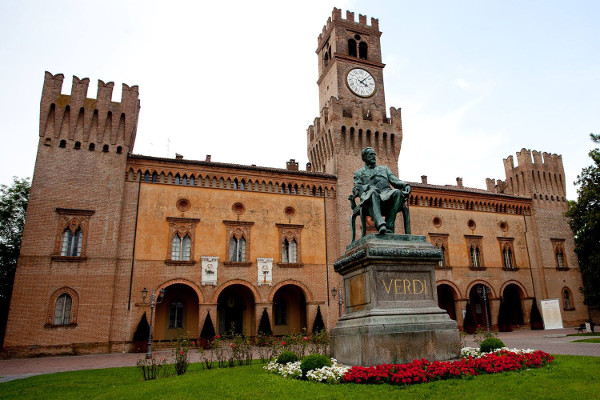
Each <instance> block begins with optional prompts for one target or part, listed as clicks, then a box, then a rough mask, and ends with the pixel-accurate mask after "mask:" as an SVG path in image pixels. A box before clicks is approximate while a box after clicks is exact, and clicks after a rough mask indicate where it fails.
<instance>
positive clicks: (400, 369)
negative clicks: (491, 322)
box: [342, 350, 554, 385]
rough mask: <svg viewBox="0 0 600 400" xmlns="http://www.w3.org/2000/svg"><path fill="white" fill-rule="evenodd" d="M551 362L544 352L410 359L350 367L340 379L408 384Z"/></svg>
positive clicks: (534, 366)
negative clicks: (432, 360)
mask: <svg viewBox="0 0 600 400" xmlns="http://www.w3.org/2000/svg"><path fill="white" fill-rule="evenodd" d="M553 360H554V357H552V356H551V355H550V354H548V353H544V352H543V351H539V350H538V351H536V352H534V353H524V354H518V353H513V352H509V351H506V350H502V351H499V352H497V353H492V354H485V355H483V356H481V357H479V358H474V357H471V356H470V357H469V358H463V359H462V360H459V361H434V362H430V361H427V360H425V359H421V360H414V361H413V362H411V363H408V364H382V365H375V366H372V367H352V368H351V369H350V370H348V372H347V373H346V375H344V377H343V378H342V382H345V383H390V384H392V385H410V384H414V383H421V382H430V381H435V380H441V379H450V378H460V377H462V376H467V375H481V374H495V373H498V372H504V371H517V370H521V369H528V368H540V367H542V366H544V365H548V364H549V363H551V362H552V361H553Z"/></svg>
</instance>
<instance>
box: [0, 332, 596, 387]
mask: <svg viewBox="0 0 600 400" xmlns="http://www.w3.org/2000/svg"><path fill="white" fill-rule="evenodd" d="M575 332H576V331H575V329H573V328H567V329H557V330H552V331H531V330H523V331H516V332H503V333H500V334H498V337H499V338H500V339H501V340H502V341H503V342H504V343H505V344H506V345H507V346H508V347H510V348H519V349H528V348H529V349H536V350H543V351H545V352H547V353H550V354H571V355H582V356H596V357H600V343H572V342H573V340H577V339H582V337H579V336H566V334H569V333H575ZM465 344H466V345H467V346H474V342H473V336H472V335H469V336H466V338H465ZM159 354H164V355H170V352H169V351H163V352H160V353H159ZM190 354H191V356H190V359H191V361H192V362H198V361H200V354H199V353H198V352H196V351H192V352H190ZM141 357H143V354H132V353H112V354H92V355H85V356H59V357H39V358H15V359H10V360H0V383H1V382H7V381H10V380H13V379H21V378H26V377H29V376H33V375H41V374H50V373H54V372H63V371H77V370H84V369H99V368H114V367H131V366H135V365H136V362H137V360H138V359H139V358H141Z"/></svg>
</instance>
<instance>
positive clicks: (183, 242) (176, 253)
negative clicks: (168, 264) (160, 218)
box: [171, 233, 192, 261]
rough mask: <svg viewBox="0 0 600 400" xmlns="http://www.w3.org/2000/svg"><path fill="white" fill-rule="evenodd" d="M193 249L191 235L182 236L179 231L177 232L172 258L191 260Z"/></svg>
mask: <svg viewBox="0 0 600 400" xmlns="http://www.w3.org/2000/svg"><path fill="white" fill-rule="evenodd" d="M191 249H192V239H191V238H190V236H189V235H185V236H184V237H183V238H182V237H181V236H179V233H177V234H175V236H173V242H172V244H171V260H173V261H190V255H191Z"/></svg>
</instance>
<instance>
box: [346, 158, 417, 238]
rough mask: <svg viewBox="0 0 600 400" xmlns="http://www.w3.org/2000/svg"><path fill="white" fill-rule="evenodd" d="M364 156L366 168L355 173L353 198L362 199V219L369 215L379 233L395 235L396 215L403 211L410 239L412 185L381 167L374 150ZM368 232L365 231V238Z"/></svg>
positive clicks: (405, 228)
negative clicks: (410, 196)
mask: <svg viewBox="0 0 600 400" xmlns="http://www.w3.org/2000/svg"><path fill="white" fill-rule="evenodd" d="M361 155H362V159H363V161H364V162H365V166H364V167H362V168H360V169H358V170H357V171H356V172H354V187H353V188H352V196H353V197H359V198H360V203H359V207H360V208H361V210H362V211H361V213H363V214H362V215H364V213H365V212H366V214H367V215H369V216H370V217H371V218H372V219H373V222H374V223H375V227H376V228H377V230H378V231H379V233H380V234H384V233H394V228H395V221H396V214H397V213H398V211H402V215H403V217H404V232H405V233H406V234H408V235H410V216H409V213H408V204H407V202H406V200H407V199H408V195H409V194H410V185H408V184H407V183H406V182H403V181H401V180H400V179H398V177H397V176H396V175H394V173H393V172H392V171H391V170H390V169H389V168H388V167H386V166H384V165H377V164H376V161H377V158H376V157H377V155H376V153H375V150H374V149H373V148H371V147H366V148H365V149H363V151H362V153H361ZM390 186H392V187H393V188H394V189H393V188H392V187H390ZM363 224H364V218H363ZM364 232H365V230H364V228H363V235H364ZM353 235H354V232H353Z"/></svg>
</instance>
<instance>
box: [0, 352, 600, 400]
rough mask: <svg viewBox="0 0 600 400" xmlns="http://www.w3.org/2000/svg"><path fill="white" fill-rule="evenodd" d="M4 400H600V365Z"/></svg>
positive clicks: (138, 387) (86, 378) (225, 376)
mask: <svg viewBox="0 0 600 400" xmlns="http://www.w3.org/2000/svg"><path fill="white" fill-rule="evenodd" d="M0 398H1V399H13V398H15V399H16V398H18V399H57V398H62V399H86V400H90V399H165V398H168V399H194V400H197V399H277V400H283V399H294V400H300V399H311V400H312V399H344V400H346V399H361V400H362V399H444V400H452V399H457V400H468V399H478V400H479V399H517V398H526V399H527V400H534V399H544V400H546V399H600V357H579V356H556V359H555V361H554V363H552V365H551V366H549V367H545V368H541V369H534V370H528V371H522V372H507V373H502V374H498V375H485V376H478V377H474V378H468V379H456V380H448V381H440V382H433V383H426V384H420V385H414V386H410V387H397V386H390V385H356V384H340V385H327V384H320V383H312V382H303V381H298V380H292V379H285V378H282V377H281V376H279V375H274V374H269V373H267V372H264V371H263V369H262V364H255V365H251V366H247V367H235V368H224V369H211V370H202V369H201V366H200V364H192V365H191V366H190V369H189V371H188V373H187V374H185V375H183V376H171V377H168V378H159V379H157V380H154V381H143V380H142V377H141V373H140V372H139V371H138V369H137V368H135V367H128V368H113V369H103V370H90V371H76V372H63V373H57V374H51V375H40V376H34V377H31V378H27V379H22V380H16V381H11V382H6V383H2V384H0Z"/></svg>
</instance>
